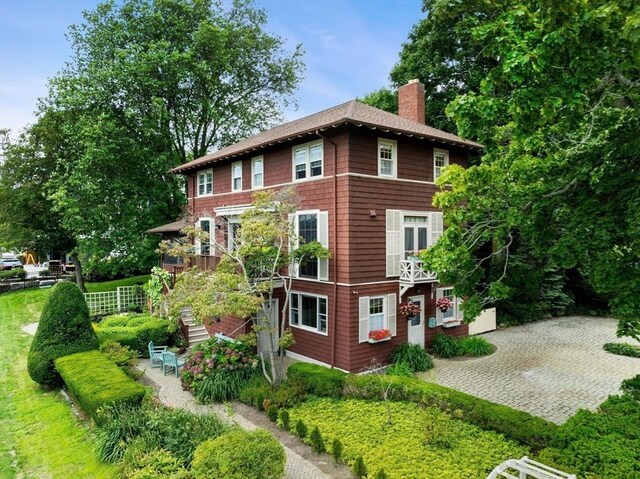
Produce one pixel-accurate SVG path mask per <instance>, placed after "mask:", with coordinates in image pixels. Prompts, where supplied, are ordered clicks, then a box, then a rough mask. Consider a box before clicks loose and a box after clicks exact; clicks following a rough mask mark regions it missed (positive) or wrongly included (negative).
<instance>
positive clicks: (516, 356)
mask: <svg viewBox="0 0 640 479" xmlns="http://www.w3.org/2000/svg"><path fill="white" fill-rule="evenodd" d="M616 326H617V321H616V320H613V319H610V318H595V317H582V316H580V317H578V316H571V317H565V318H557V319H551V320H547V321H540V322H537V323H531V324H527V325H523V326H516V327H511V328H507V329H503V330H499V331H493V332H491V333H487V334H484V335H483V337H484V338H485V339H487V341H489V342H490V343H492V344H494V345H495V346H497V351H496V352H495V353H494V354H492V355H491V356H486V357H484V358H479V359H469V360H459V359H458V360H455V359H454V360H451V359H448V360H447V359H436V360H435V369H434V370H433V371H432V372H430V373H428V376H427V377H428V379H429V380H432V381H435V382H437V383H439V384H442V385H444V386H449V387H451V388H453V389H457V390H459V391H464V392H466V393H468V394H472V395H474V396H477V397H481V398H484V399H488V400H490V401H493V402H496V403H500V404H505V405H507V406H511V407H513V408H515V409H520V410H522V411H527V412H529V413H531V414H533V415H535V416H540V417H543V418H545V419H548V420H549V421H553V422H555V423H557V424H562V423H563V422H565V421H566V420H567V418H569V417H570V416H572V415H573V414H574V413H575V412H576V411H577V410H578V409H581V408H584V409H590V410H595V409H596V408H597V407H598V406H599V405H600V404H601V403H602V402H603V401H604V400H605V399H607V397H608V396H609V395H612V394H619V393H620V383H621V382H622V381H623V380H624V379H628V378H630V377H632V376H635V375H636V374H638V373H640V359H637V358H629V357H625V356H617V355H614V354H611V353H607V352H606V351H604V350H603V349H602V346H603V344H604V343H607V342H625V341H626V342H630V343H631V342H633V340H632V339H630V338H626V339H625V338H617V337H616V334H615V332H616Z"/></svg>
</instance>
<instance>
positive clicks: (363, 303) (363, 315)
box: [358, 296, 369, 343]
mask: <svg viewBox="0 0 640 479" xmlns="http://www.w3.org/2000/svg"><path fill="white" fill-rule="evenodd" d="M358 302H359V307H360V314H359V316H358V317H359V321H358V329H359V335H358V338H359V339H358V342H360V343H364V342H365V341H367V340H368V339H369V296H363V297H361V298H359V299H358Z"/></svg>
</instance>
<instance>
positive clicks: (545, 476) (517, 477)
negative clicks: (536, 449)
mask: <svg viewBox="0 0 640 479" xmlns="http://www.w3.org/2000/svg"><path fill="white" fill-rule="evenodd" d="M500 477H506V478H508V479H529V478H533V479H576V476H575V475H573V474H567V473H566V472H562V471H560V470H558V469H554V468H553V467H550V466H547V465H546V464H542V463H540V462H537V461H534V460H532V459H529V458H528V457H527V456H524V457H523V458H521V459H509V460H508V461H504V462H503V463H502V464H500V465H499V466H497V467H496V468H495V469H494V470H493V471H491V474H489V475H488V476H487V478H486V479H498V478H500Z"/></svg>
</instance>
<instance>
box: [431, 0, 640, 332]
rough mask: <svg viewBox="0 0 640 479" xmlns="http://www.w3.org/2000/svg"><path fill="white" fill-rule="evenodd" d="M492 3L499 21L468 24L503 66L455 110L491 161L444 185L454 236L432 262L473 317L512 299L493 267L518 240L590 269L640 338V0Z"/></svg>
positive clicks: (625, 326) (555, 259) (624, 325)
mask: <svg viewBox="0 0 640 479" xmlns="http://www.w3.org/2000/svg"><path fill="white" fill-rule="evenodd" d="M439 3H440V4H441V6H442V7H443V8H448V7H449V4H448V3H447V2H439ZM492 5H493V6H494V7H495V11H496V12H498V13H497V14H496V15H494V16H490V17H483V16H482V15H477V14H474V12H468V13H467V16H471V17H475V19H474V20H473V21H477V24H476V25H475V26H473V27H472V28H471V30H470V32H469V34H470V35H471V37H472V38H473V41H474V42H479V43H480V44H482V45H483V46H484V47H483V49H482V51H481V53H480V55H481V57H482V58H486V59H489V60H491V61H493V62H495V65H494V66H492V67H491V68H489V70H488V71H487V74H486V76H485V78H483V79H482V80H481V82H480V85H479V87H478V88H476V89H473V90H472V91H469V92H467V93H466V94H463V95H460V96H458V97H457V98H456V99H455V101H454V102H453V103H452V104H451V105H449V107H448V108H447V113H448V114H450V115H451V116H452V118H453V119H454V120H455V121H456V125H457V127H458V129H459V131H460V133H461V134H462V135H463V136H465V137H473V138H477V139H478V140H479V141H480V142H481V143H483V144H484V145H485V147H486V153H485V156H484V157H483V160H482V164H481V165H478V166H473V167H471V168H468V169H467V170H463V169H461V168H456V167H451V168H449V169H448V171H447V172H446V173H445V175H443V177H442V178H441V179H440V184H441V185H445V184H449V185H451V188H450V189H447V190H446V191H443V192H441V193H440V194H439V195H438V196H437V198H436V203H437V205H438V206H440V207H442V208H443V209H444V211H445V223H446V225H447V227H448V228H447V229H446V231H445V234H444V235H443V238H442V240H441V241H439V242H438V244H437V245H436V246H435V247H434V248H433V249H432V250H431V251H428V252H427V253H426V254H425V255H424V260H425V264H426V267H427V268H431V269H434V270H436V271H437V272H438V275H439V278H440V280H441V281H445V282H452V283H454V284H455V285H456V290H457V293H458V294H459V295H462V296H467V297H468V301H466V303H465V308H466V311H467V313H468V314H469V315H470V316H475V315H476V314H477V313H478V312H479V310H480V309H481V308H482V306H483V305H484V304H486V303H488V302H491V301H493V300H495V299H496V298H502V297H506V296H508V295H509V294H510V291H509V288H508V287H506V285H505V274H506V272H507V269H506V266H505V269H504V270H502V271H499V272H491V268H489V267H488V263H489V262H490V261H491V260H492V258H495V257H496V256H500V257H502V258H503V259H504V260H505V261H504V264H505V265H507V264H508V258H509V254H510V252H511V249H512V246H513V244H514V241H515V239H516V238H517V237H521V238H524V239H526V240H527V242H528V243H529V244H530V245H532V247H533V253H534V254H535V255H536V256H537V257H544V258H546V259H547V260H548V262H547V264H548V265H550V266H554V265H555V266H560V267H563V268H569V267H577V268H579V269H580V271H581V272H582V273H583V274H584V275H585V277H586V278H587V280H588V281H589V283H590V284H591V285H592V286H593V287H594V288H595V289H596V290H597V291H598V292H600V293H603V294H606V295H608V298H609V305H610V307H611V311H612V313H613V314H614V315H615V316H617V317H618V318H620V322H619V328H618V334H619V335H629V336H632V337H635V338H640V319H639V318H640V296H639V295H638V294H637V292H638V291H640V241H639V240H638V239H639V238H640V235H639V233H640V189H639V188H638V185H639V184H640V168H639V166H638V165H639V163H638V157H640V135H638V131H640V109H639V102H640V5H638V4H637V2H633V1H625V0H623V1H615V2H614V1H610V0H593V1H582V0H580V1H579V0H559V1H554V2H537V1H527V0H519V1H518V2H506V1H498V2H492ZM452 28H453V26H452ZM487 244H489V245H491V247H490V248H489V249H488V250H487V248H486V245H487ZM483 248H484V250H483Z"/></svg>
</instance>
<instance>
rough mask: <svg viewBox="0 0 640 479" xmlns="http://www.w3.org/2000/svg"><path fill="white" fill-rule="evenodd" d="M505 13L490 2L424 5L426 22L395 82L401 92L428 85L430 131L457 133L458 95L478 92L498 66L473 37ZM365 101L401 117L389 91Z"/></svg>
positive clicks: (416, 30)
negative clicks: (415, 83) (412, 83)
mask: <svg viewBox="0 0 640 479" xmlns="http://www.w3.org/2000/svg"><path fill="white" fill-rule="evenodd" d="M503 7H504V5H501V4H500V2H493V1H487V0H467V1H464V2H452V1H442V0H424V2H423V6H422V10H423V11H424V12H425V18H423V19H422V20H420V21H419V22H418V23H416V25H415V26H414V27H413V29H412V31H411V33H409V37H408V39H407V42H406V43H405V44H403V45H402V51H401V52H400V58H399V60H398V63H396V65H395V66H394V67H393V69H392V70H391V73H390V75H389V76H390V79H391V82H392V85H393V86H394V87H395V88H398V87H400V86H402V85H405V84H406V83H408V82H409V80H412V79H414V78H417V79H419V80H420V81H421V82H422V83H424V85H425V100H426V101H425V114H426V121H427V124H429V125H430V126H433V127H435V128H439V129H441V130H444V131H448V132H451V133H457V128H456V125H455V122H454V121H453V120H452V119H451V118H449V117H448V116H447V115H446V114H445V109H446V107H447V105H448V104H449V103H451V102H452V101H453V100H454V99H455V98H456V97H457V96H458V95H460V94H464V93H467V92H469V91H474V90H476V89H477V88H478V87H479V86H480V82H481V81H482V80H483V79H484V78H485V76H486V75H487V73H488V72H489V70H490V69H491V68H492V67H494V66H495V65H496V63H497V60H496V59H495V58H492V57H491V56H486V55H483V54H482V52H483V49H484V44H483V42H482V40H480V39H478V38H476V37H475V36H474V35H473V34H472V32H473V29H474V28H475V27H476V26H478V25H481V24H482V23H484V22H486V21H488V20H490V19H492V18H495V17H496V16H497V15H498V14H499V13H500V9H501V8H503ZM363 101H364V102H365V103H367V104H369V105H371V106H375V107H377V108H381V109H383V110H386V111H390V112H392V113H397V112H398V103H397V99H396V95H395V92H393V91H391V90H390V89H388V88H383V89H381V90H378V91H375V92H372V93H370V94H368V95H366V96H365V97H364V98H363Z"/></svg>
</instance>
